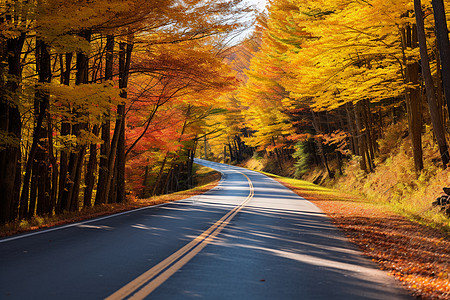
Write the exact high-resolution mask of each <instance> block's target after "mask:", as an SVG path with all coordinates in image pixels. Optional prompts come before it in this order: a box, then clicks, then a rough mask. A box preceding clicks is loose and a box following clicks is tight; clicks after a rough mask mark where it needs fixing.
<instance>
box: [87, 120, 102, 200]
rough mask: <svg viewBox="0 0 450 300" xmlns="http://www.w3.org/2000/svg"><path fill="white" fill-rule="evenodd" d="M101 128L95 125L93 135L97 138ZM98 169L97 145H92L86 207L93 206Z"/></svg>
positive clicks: (88, 168)
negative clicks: (93, 193)
mask: <svg viewBox="0 0 450 300" xmlns="http://www.w3.org/2000/svg"><path fill="white" fill-rule="evenodd" d="M99 131H100V127H99V126H98V125H94V128H93V129H92V134H94V135H95V136H97V135H98V134H99ZM96 169H97V143H92V144H91V145H90V147H89V162H88V164H87V166H86V174H85V176H84V178H85V180H84V182H85V186H86V187H85V188H84V195H83V196H84V201H83V202H84V207H91V206H92V192H93V190H94V184H95V173H96V172H95V171H96Z"/></svg>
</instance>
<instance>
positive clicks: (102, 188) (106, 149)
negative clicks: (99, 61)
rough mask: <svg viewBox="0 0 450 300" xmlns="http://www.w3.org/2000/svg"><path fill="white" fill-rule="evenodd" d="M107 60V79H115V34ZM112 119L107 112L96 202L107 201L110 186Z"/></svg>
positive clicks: (108, 42)
mask: <svg viewBox="0 0 450 300" xmlns="http://www.w3.org/2000/svg"><path fill="white" fill-rule="evenodd" d="M105 58H106V62H105V79H106V80H112V79H113V62H114V36H113V35H108V36H107V37H106V57H105ZM110 130H111V120H110V114H109V113H107V114H106V115H105V116H104V121H103V124H102V130H101V131H102V141H103V143H102V145H101V146H100V163H99V170H98V183H97V194H96V195H95V204H96V205H97V204H101V203H106V201H107V196H106V187H107V186H108V183H107V182H108V179H109V172H110V169H109V168H108V165H109V162H108V158H109V156H110V151H111V133H110V132H111V131H110Z"/></svg>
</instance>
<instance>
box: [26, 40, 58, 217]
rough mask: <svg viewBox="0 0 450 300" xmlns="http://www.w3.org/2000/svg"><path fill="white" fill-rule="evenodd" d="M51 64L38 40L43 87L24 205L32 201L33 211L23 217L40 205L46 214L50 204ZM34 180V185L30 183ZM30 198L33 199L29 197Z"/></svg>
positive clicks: (39, 92) (37, 94)
mask: <svg viewBox="0 0 450 300" xmlns="http://www.w3.org/2000/svg"><path fill="white" fill-rule="evenodd" d="M50 67H51V64H50V53H49V51H48V46H47V45H46V44H45V43H44V42H42V41H36V70H37V73H38V76H39V83H40V85H38V86H36V92H35V100H34V115H35V126H34V131H33V142H32V145H31V150H30V153H29V154H28V161H27V164H26V169H25V176H24V180H23V188H22V195H21V200H20V203H21V204H22V203H24V204H25V203H27V204H28V202H29V206H30V208H29V210H28V212H27V213H26V212H25V210H24V211H23V212H22V211H21V213H23V216H25V215H27V217H28V218H31V217H32V216H33V215H34V212H35V208H36V206H38V210H37V212H38V214H43V213H44V211H46V210H48V207H47V206H49V205H50V184H49V180H50V178H51V177H50V176H49V175H48V167H49V155H48V139H47V143H46V142H45V141H43V140H42V139H46V138H47V136H48V133H47V128H46V126H43V125H44V124H43V122H44V118H45V116H47V109H48V106H49V100H50V93H49V91H48V89H47V88H46V87H45V86H43V85H42V84H45V83H49V82H50V81H51V69H50ZM30 180H31V182H30ZM28 196H29V197H28Z"/></svg>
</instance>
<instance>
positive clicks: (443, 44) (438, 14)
mask: <svg viewBox="0 0 450 300" xmlns="http://www.w3.org/2000/svg"><path fill="white" fill-rule="evenodd" d="M431 4H432V5H433V12H434V22H435V23H434V24H435V30H436V39H437V45H438V49H439V58H440V61H441V66H442V84H443V86H444V94H445V99H446V100H447V110H448V111H450V41H449V39H448V28H447V18H446V16H445V9H444V1H443V0H432V1H431Z"/></svg>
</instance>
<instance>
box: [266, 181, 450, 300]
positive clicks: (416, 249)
mask: <svg viewBox="0 0 450 300" xmlns="http://www.w3.org/2000/svg"><path fill="white" fill-rule="evenodd" d="M273 178H274V179H276V180H278V181H279V182H280V183H282V184H283V185H285V186H287V187H289V188H290V189H292V190H293V191H294V192H295V193H296V194H298V195H299V196H301V197H303V198H305V199H307V200H309V201H311V202H313V203H314V204H315V205H317V206H318V207H319V208H320V209H322V210H323V211H324V212H325V213H326V214H327V215H328V216H329V217H331V219H332V220H333V223H334V224H335V225H336V226H337V227H339V228H340V229H341V230H343V231H344V233H345V234H346V236H347V237H348V238H349V239H350V240H351V241H352V242H353V243H355V244H356V245H357V246H358V247H359V248H360V249H361V250H362V251H363V252H364V253H365V254H366V255H367V256H369V257H370V258H371V259H372V260H373V261H375V262H377V263H378V265H379V267H380V269H382V270H386V271H387V272H388V273H389V274H390V275H392V276H394V277H395V278H397V279H398V280H399V281H400V282H401V283H402V284H403V286H404V287H405V288H407V289H408V290H410V292H411V293H412V294H413V295H414V296H416V297H419V298H423V299H449V298H450V274H449V273H450V272H449V270H450V240H449V238H448V236H446V235H444V234H443V233H442V232H440V231H439V230H436V229H432V228H429V227H426V226H423V225H421V224H418V223H415V222H412V221H410V220H407V219H406V218H404V217H402V216H400V215H398V214H396V213H394V212H392V211H390V210H388V209H387V208H386V207H383V206H380V205H374V204H373V203H368V202H366V201H364V199H361V198H358V197H356V196H354V195H349V194H346V193H342V192H337V191H334V190H330V189H327V188H323V187H320V186H317V185H313V184H311V183H306V182H304V181H301V180H292V179H287V178H280V177H273Z"/></svg>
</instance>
